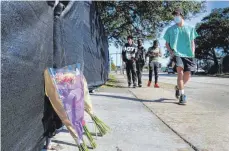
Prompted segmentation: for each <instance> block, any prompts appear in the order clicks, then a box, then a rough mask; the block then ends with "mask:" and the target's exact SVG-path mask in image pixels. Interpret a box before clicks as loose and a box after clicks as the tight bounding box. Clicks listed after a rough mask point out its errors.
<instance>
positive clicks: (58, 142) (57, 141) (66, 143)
mask: <svg viewBox="0 0 229 151" xmlns="http://www.w3.org/2000/svg"><path fill="white" fill-rule="evenodd" d="M52 142H54V143H57V144H63V145H69V146H76V147H77V145H76V144H72V143H68V142H64V141H59V140H52Z"/></svg>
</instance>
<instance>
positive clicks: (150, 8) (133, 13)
mask: <svg viewBox="0 0 229 151" xmlns="http://www.w3.org/2000/svg"><path fill="white" fill-rule="evenodd" d="M205 4H206V3H205V2H203V1H180V2H179V1H98V2H96V6H97V9H98V12H99V14H100V16H101V19H102V22H103V24H104V27H105V30H106V34H107V36H108V39H109V42H114V43H115V45H116V46H117V47H118V45H120V44H123V43H124V42H125V41H126V36H127V35H132V36H134V37H137V38H143V39H146V40H151V39H154V38H157V37H158V36H160V32H161V31H162V30H163V28H164V27H165V26H166V25H168V24H169V23H170V21H171V20H172V19H173V16H172V15H171V13H172V11H173V10H174V9H175V8H177V7H181V8H183V10H184V15H185V18H186V19H188V18H190V17H192V16H195V15H196V14H197V13H199V12H201V11H204V10H205V9H204V8H205Z"/></svg>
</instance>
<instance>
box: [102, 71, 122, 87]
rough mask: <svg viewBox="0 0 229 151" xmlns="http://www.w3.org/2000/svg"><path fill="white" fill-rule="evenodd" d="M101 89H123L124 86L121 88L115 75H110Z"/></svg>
mask: <svg viewBox="0 0 229 151" xmlns="http://www.w3.org/2000/svg"><path fill="white" fill-rule="evenodd" d="M101 88H123V86H121V84H120V82H119V81H118V80H117V79H116V77H115V75H113V74H110V75H109V77H108V80H107V82H106V84H105V85H103V86H101Z"/></svg>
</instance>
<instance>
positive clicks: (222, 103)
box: [143, 73, 229, 110]
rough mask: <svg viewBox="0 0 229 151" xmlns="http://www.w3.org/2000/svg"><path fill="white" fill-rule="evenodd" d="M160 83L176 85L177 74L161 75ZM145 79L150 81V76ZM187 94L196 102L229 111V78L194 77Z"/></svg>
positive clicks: (144, 76) (144, 75) (188, 86)
mask: <svg viewBox="0 0 229 151" xmlns="http://www.w3.org/2000/svg"><path fill="white" fill-rule="evenodd" d="M159 76H160V77H159V81H161V82H164V83H169V84H176V75H175V74H165V73H161V74H160V75H159ZM143 79H148V74H146V73H145V74H143ZM185 93H186V94H187V95H188V97H191V98H193V99H194V100H195V101H202V102H204V103H211V104H213V105H214V106H215V107H216V108H218V109H219V110H228V109H229V78H219V77H201V76H193V77H192V78H191V80H190V81H189V83H188V84H187V87H186V89H185Z"/></svg>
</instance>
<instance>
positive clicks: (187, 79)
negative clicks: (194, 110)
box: [184, 71, 191, 85]
mask: <svg viewBox="0 0 229 151" xmlns="http://www.w3.org/2000/svg"><path fill="white" fill-rule="evenodd" d="M190 78H191V72H190V71H186V72H184V85H185V84H186V83H187V82H188V81H189V80H190Z"/></svg>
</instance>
